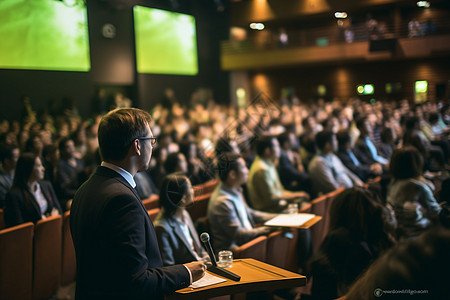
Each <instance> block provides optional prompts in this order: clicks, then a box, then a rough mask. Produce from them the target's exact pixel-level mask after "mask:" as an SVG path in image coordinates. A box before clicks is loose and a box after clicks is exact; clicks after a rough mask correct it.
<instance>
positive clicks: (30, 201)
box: [5, 180, 62, 227]
mask: <svg viewBox="0 0 450 300" xmlns="http://www.w3.org/2000/svg"><path fill="white" fill-rule="evenodd" d="M38 184H39V185H40V187H41V191H42V193H43V194H44V197H45V199H47V210H46V213H51V211H52V210H53V208H56V209H57V210H58V211H59V213H60V214H62V210H61V206H60V205H59V202H58V198H57V197H56V194H55V191H54V190H53V186H52V185H51V183H50V182H48V181H45V180H42V181H38ZM5 202H6V205H5V223H6V226H7V227H12V226H16V225H20V224H23V223H26V222H33V223H36V222H37V221H39V220H41V219H42V213H41V208H40V207H39V204H38V203H37V201H36V198H34V196H33V194H32V193H31V192H30V191H29V190H22V189H20V188H17V187H14V188H12V189H11V190H10V191H9V192H8V193H7V194H6V201H5Z"/></svg>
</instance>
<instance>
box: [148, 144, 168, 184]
mask: <svg viewBox="0 0 450 300" xmlns="http://www.w3.org/2000/svg"><path fill="white" fill-rule="evenodd" d="M166 159H167V150H166V148H162V147H156V148H155V150H153V155H152V161H153V160H154V161H156V164H155V165H154V166H153V167H152V168H150V170H148V171H147V172H148V174H149V175H150V178H151V179H152V180H153V182H154V183H155V185H156V187H157V188H159V187H160V186H161V183H162V180H163V179H164V176H165V175H166V170H165V169H164V162H165V161H166Z"/></svg>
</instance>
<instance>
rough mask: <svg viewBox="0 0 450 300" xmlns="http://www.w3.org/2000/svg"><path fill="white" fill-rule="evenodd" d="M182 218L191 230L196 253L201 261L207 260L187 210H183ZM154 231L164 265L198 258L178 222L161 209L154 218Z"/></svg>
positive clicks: (182, 262)
mask: <svg viewBox="0 0 450 300" xmlns="http://www.w3.org/2000/svg"><path fill="white" fill-rule="evenodd" d="M183 215H184V219H185V222H186V224H187V226H188V227H189V230H190V231H191V236H192V239H193V244H194V247H195V251H196V252H197V255H198V256H199V257H200V258H201V260H202V261H205V262H206V261H209V259H208V258H209V256H208V253H207V252H206V251H205V250H204V249H203V247H202V245H201V244H200V240H199V238H198V233H197V230H195V227H194V223H193V222H192V219H191V217H190V216H189V213H188V212H187V211H184V214H183ZM155 231H156V236H157V237H158V245H159V250H160V252H161V256H162V260H163V264H164V265H165V266H170V265H175V264H184V263H188V262H191V261H194V260H198V258H197V256H196V255H195V254H194V251H193V250H192V246H191V245H190V244H189V243H188V241H187V239H186V237H185V235H184V234H183V231H182V230H181V228H180V225H179V223H178V222H177V221H176V220H175V218H174V217H169V218H166V217H165V216H164V211H163V210H162V211H161V212H160V213H159V215H158V217H157V218H156V220H155Z"/></svg>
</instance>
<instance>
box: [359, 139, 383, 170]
mask: <svg viewBox="0 0 450 300" xmlns="http://www.w3.org/2000/svg"><path fill="white" fill-rule="evenodd" d="M374 145H375V143H374ZM375 147H376V146H375ZM355 149H358V151H359V153H360V155H363V156H364V157H365V159H366V160H367V161H369V162H370V163H371V164H373V163H376V162H377V161H376V160H375V158H374V157H373V155H372V152H370V148H369V146H367V143H366V141H365V140H364V137H361V136H360V137H358V139H357V140H356V142H355ZM377 152H378V148H377Z"/></svg>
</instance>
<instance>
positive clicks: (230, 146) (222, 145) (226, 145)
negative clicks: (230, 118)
mask: <svg viewBox="0 0 450 300" xmlns="http://www.w3.org/2000/svg"><path fill="white" fill-rule="evenodd" d="M214 150H215V155H216V157H219V156H220V155H221V154H223V153H226V152H235V153H238V154H240V153H241V151H240V150H239V146H238V144H237V142H236V140H234V139H231V138H229V137H224V136H222V137H220V138H219V139H218V140H217V142H216V147H215V149H214Z"/></svg>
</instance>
